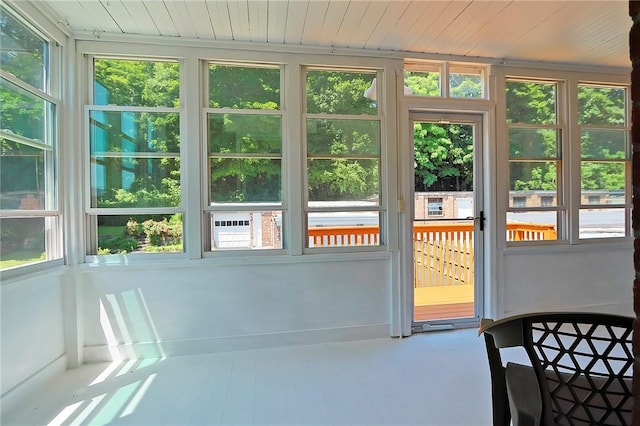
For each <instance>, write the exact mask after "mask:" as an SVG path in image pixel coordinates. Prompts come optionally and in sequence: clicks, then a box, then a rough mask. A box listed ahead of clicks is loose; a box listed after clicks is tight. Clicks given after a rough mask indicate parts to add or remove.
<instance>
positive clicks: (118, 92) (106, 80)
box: [93, 59, 180, 108]
mask: <svg viewBox="0 0 640 426" xmlns="http://www.w3.org/2000/svg"><path fill="white" fill-rule="evenodd" d="M93 65H94V88H93V89H94V100H93V103H94V104H95V105H118V106H142V107H160V106H164V107H174V108H178V107H179V106H180V68H179V65H178V63H176V62H153V61H137V60H125V59H95V60H94V61H93Z"/></svg>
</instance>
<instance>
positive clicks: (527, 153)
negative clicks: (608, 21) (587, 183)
mask: <svg viewBox="0 0 640 426" xmlns="http://www.w3.org/2000/svg"><path fill="white" fill-rule="evenodd" d="M557 93H558V84H557V83H556V82H538V81H522V80H507V82H506V95H507V96H506V102H507V104H506V107H507V117H506V118H507V127H508V137H509V199H510V203H509V207H508V209H507V240H508V241H515V240H518V241H527V240H549V239H554V240H555V239H557V238H558V237H557V236H558V232H557V230H558V221H559V219H558V218H559V217H560V216H561V214H562V212H563V211H564V205H563V204H562V193H561V191H560V190H561V186H560V182H561V175H560V172H561V170H562V150H561V145H562V143H561V142H562V139H561V138H562V132H561V129H560V126H559V125H558V117H557V112H556V110H557V96H558V94H557ZM549 193H552V194H553V196H550V195H549ZM542 194H545V196H546V197H547V198H546V202H545V203H544V205H543V204H542V203H540V204H538V205H539V207H537V206H535V205H534V203H532V202H529V203H528V202H527V200H529V199H533V198H538V197H540V196H542ZM536 204H537V203H536ZM524 227H526V231H523V232H520V231H521V230H520V228H524ZM516 234H517V235H516Z"/></svg>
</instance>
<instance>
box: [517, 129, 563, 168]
mask: <svg viewBox="0 0 640 426" xmlns="http://www.w3.org/2000/svg"><path fill="white" fill-rule="evenodd" d="M558 151H559V150H558V135H557V132H556V130H554V129H518V128H513V127H512V128H510V129H509V158H512V159H515V158H523V159H531V160H534V159H552V158H558V157H559V152H558Z"/></svg>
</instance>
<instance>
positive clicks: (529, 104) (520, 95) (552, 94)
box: [506, 81, 556, 124]
mask: <svg viewBox="0 0 640 426" xmlns="http://www.w3.org/2000/svg"><path fill="white" fill-rule="evenodd" d="M506 87H507V122H509V123H528V124H555V123H556V85H555V84H553V83H534V82H519V81H508V82H507V84H506Z"/></svg>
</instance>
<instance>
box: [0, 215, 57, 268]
mask: <svg viewBox="0 0 640 426" xmlns="http://www.w3.org/2000/svg"><path fill="white" fill-rule="evenodd" d="M52 222H55V219H54V220H52ZM45 234H46V233H45V218H43V217H34V218H2V219H0V235H1V237H2V238H0V269H7V268H12V267H14V266H22V265H27V264H30V263H35V262H40V261H43V260H46V253H45Z"/></svg>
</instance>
